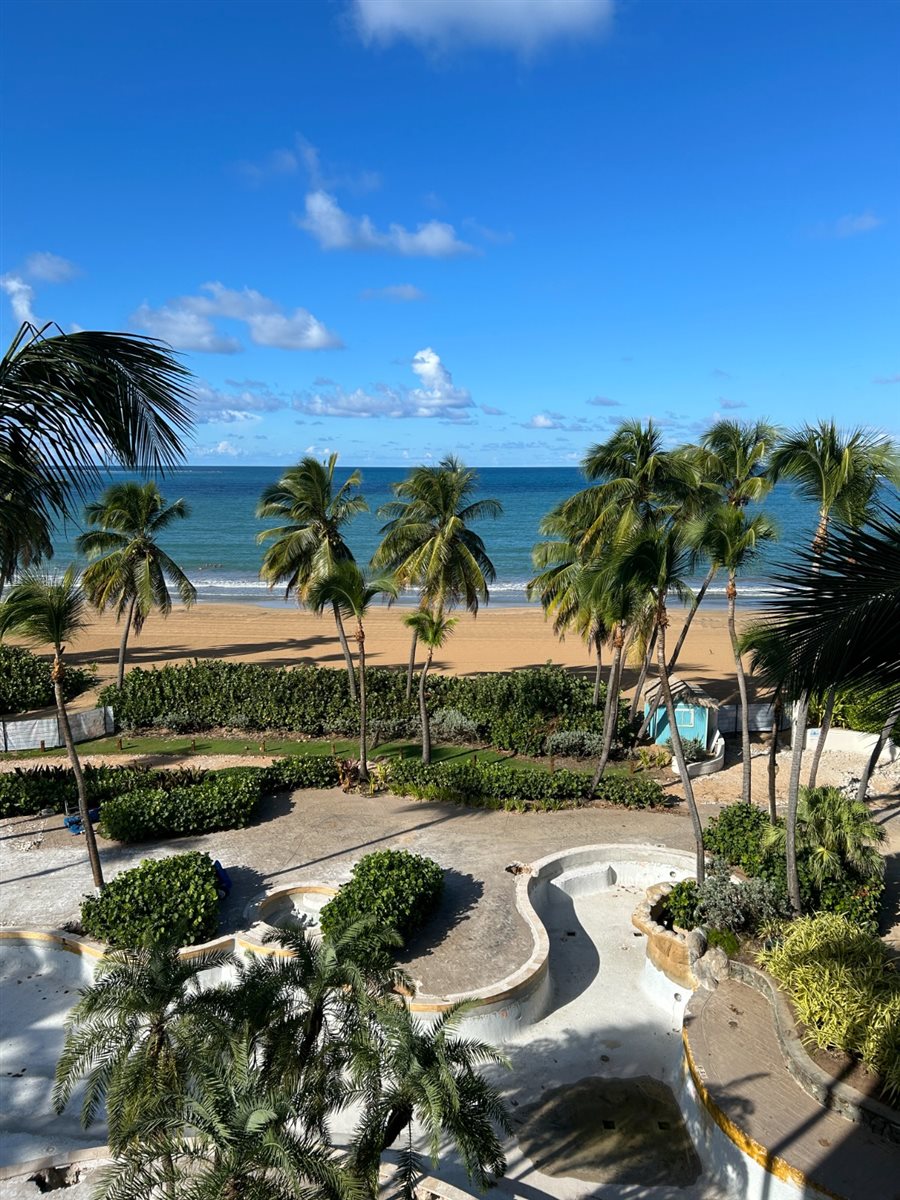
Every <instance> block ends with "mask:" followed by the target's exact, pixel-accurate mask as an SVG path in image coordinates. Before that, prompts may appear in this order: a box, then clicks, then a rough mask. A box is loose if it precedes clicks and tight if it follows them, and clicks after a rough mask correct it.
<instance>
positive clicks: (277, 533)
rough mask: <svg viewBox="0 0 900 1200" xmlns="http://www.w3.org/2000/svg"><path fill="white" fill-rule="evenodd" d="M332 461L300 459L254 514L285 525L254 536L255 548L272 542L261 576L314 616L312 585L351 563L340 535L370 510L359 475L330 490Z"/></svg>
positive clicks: (337, 619)
mask: <svg viewBox="0 0 900 1200" xmlns="http://www.w3.org/2000/svg"><path fill="white" fill-rule="evenodd" d="M337 461H338V456H337V455H336V454H332V455H330V456H329V458H328V461H327V462H325V463H321V462H319V460H318V459H317V458H313V457H312V456H311V455H307V456H306V457H305V458H301V460H300V462H299V463H298V464H297V465H296V466H295V467H288V469H287V470H286V471H285V473H284V474H283V475H282V477H281V478H280V479H279V480H278V482H277V483H273V484H271V485H270V486H269V487H267V488H266V489H265V491H264V492H263V494H262V496H261V497H260V500H259V504H258V506H257V509H256V515H257V516H258V517H262V518H264V519H269V518H272V519H274V520H278V521H282V522H284V524H282V525H279V526H278V527H277V528H275V529H266V530H264V531H263V532H262V533H260V534H259V535H258V537H257V541H258V542H260V543H262V542H267V541H271V542H272V545H271V546H269V547H268V549H267V550H266V552H265V555H264V557H263V563H262V569H261V571H260V574H261V575H262V577H263V579H265V580H266V581H267V583H268V584H269V586H270V587H274V586H275V584H277V583H283V584H284V585H285V590H284V594H285V596H290V595H291V593H293V594H294V595H295V596H296V597H297V600H298V601H299V603H301V604H306V605H308V607H310V608H312V609H313V610H314V611H316V612H321V611H322V607H321V606H317V605H315V604H313V603H311V602H310V593H311V589H312V587H313V585H314V584H315V583H317V582H318V581H319V580H321V579H323V578H324V577H325V576H326V575H327V574H328V573H329V572H330V571H331V570H332V568H333V567H335V566H336V565H337V564H339V563H345V562H351V563H352V562H353V554H352V552H351V550H350V547H349V546H348V545H347V543H346V541H345V540H344V534H343V532H342V530H343V528H344V526H345V525H347V524H349V522H350V521H352V520H353V518H354V517H356V516H358V515H359V514H360V513H362V512H368V510H369V506H368V504H367V503H366V500H365V497H364V496H362V495H361V494H360V493H359V492H358V491H357V489H358V488H359V486H360V484H361V483H362V476H361V475H360V473H359V471H354V472H353V473H352V474H351V475H350V477H349V479H347V480H346V482H345V483H343V484H342V485H341V486H340V487H339V488H336V487H335V481H334V470H335V467H336V466H337ZM331 609H332V612H333V613H334V623H335V625H336V626H337V634H338V638H339V640H340V643H341V650H342V652H343V655H344V662H345V663H346V665H347V682H348V686H349V688H350V698H351V700H353V701H354V703H355V702H356V684H355V682H354V677H353V659H352V658H351V656H350V647H349V646H348V645H347V637H346V634H345V633H344V623H343V620H342V618H341V609H340V606H339V605H338V604H336V603H334V604H331Z"/></svg>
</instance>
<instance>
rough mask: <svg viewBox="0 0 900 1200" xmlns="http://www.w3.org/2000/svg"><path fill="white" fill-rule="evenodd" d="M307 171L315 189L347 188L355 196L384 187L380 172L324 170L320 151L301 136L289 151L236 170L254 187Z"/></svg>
mask: <svg viewBox="0 0 900 1200" xmlns="http://www.w3.org/2000/svg"><path fill="white" fill-rule="evenodd" d="M301 169H302V170H304V171H305V172H306V174H307V176H308V178H309V181H310V185H311V186H312V187H313V188H314V189H319V188H323V189H325V190H326V191H327V190H329V189H333V188H347V189H348V190H349V191H352V192H373V191H376V190H377V189H378V188H380V187H381V176H380V175H379V174H378V172H377V171H357V172H347V171H332V170H330V169H329V170H327V171H326V169H325V168H324V167H323V166H322V159H321V156H320V154H319V151H318V149H317V148H316V147H315V146H314V145H313V144H312V143H311V142H308V141H307V140H306V138H305V137H304V136H303V134H302V133H298V134H297V135H296V136H295V138H294V144H293V146H292V147H290V148H286V147H281V148H280V149H278V150H273V151H272V152H271V153H270V154H267V155H266V156H265V157H264V158H262V159H259V160H258V161H256V162H248V161H246V160H245V161H243V162H239V163H237V170H238V171H239V172H240V174H241V175H243V176H244V178H245V179H246V180H248V182H250V183H253V184H262V183H266V182H267V181H268V180H269V179H275V178H278V177H280V176H285V175H296V174H297V173H298V172H299V171H300V170H301Z"/></svg>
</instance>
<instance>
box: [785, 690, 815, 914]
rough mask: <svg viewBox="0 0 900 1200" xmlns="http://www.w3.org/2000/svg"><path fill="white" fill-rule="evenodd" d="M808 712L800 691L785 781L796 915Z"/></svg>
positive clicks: (790, 894) (788, 852) (790, 888)
mask: <svg viewBox="0 0 900 1200" xmlns="http://www.w3.org/2000/svg"><path fill="white" fill-rule="evenodd" d="M808 712H809V695H808V694H807V693H805V692H804V693H803V695H802V696H800V697H799V698H798V699H797V700H795V701H794V711H793V714H792V717H791V778H790V781H789V782H788V808H787V836H786V839H785V855H786V861H787V885H788V897H789V898H790V901H791V907H792V908H793V910H794V912H795V913H797V914H798V915H799V913H800V911H801V903H800V877H799V875H798V874H797V804H798V802H799V799H800V771H801V768H802V766H803V743H804V742H805V741H806V716H807V713H808Z"/></svg>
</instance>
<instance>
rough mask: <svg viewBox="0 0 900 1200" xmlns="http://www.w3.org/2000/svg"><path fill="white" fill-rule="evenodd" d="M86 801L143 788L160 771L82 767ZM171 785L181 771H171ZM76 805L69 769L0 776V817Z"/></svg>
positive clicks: (37, 769)
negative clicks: (86, 795)
mask: <svg viewBox="0 0 900 1200" xmlns="http://www.w3.org/2000/svg"><path fill="white" fill-rule="evenodd" d="M83 771H84V780H85V784H86V786H87V794H88V802H89V804H90V806H91V807H92V808H95V807H97V806H98V805H101V804H103V803H104V802H105V801H106V800H108V799H110V797H112V796H116V795H118V794H119V793H120V792H122V791H129V790H131V789H133V788H136V787H141V786H147V785H149V782H150V780H151V779H155V778H156V776H157V775H158V774H162V772H155V771H150V770H149V769H148V768H146V767H84V768H83ZM167 774H171V776H172V779H173V786H174V782H175V780H177V779H178V777H179V776H182V775H183V773H182V772H171V773H167ZM77 805H78V791H77V789H76V787H75V776H74V775H73V774H72V771H71V768H70V767H62V766H58V767H49V766H47V767H35V768H34V769H33V770H23V769H22V768H20V767H18V768H16V770H15V771H10V772H8V773H4V774H2V775H0V817H13V816H32V815H33V814H35V813H38V812H40V811H41V810H42V809H45V808H47V809H52V810H53V811H54V812H57V813H61V812H64V811H65V809H66V806H68V808H69V810H70V811H72V810H74V809H75V808H76V807H77Z"/></svg>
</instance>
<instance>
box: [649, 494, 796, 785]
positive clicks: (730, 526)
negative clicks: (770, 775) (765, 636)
mask: <svg viewBox="0 0 900 1200" xmlns="http://www.w3.org/2000/svg"><path fill="white" fill-rule="evenodd" d="M775 536H776V530H775V526H774V525H773V524H772V522H771V521H770V520H769V519H768V517H766V516H765V515H764V514H762V513H758V514H757V515H756V516H753V517H749V516H748V515H747V513H746V512H745V511H744V509H743V507H741V506H738V505H730V504H722V505H720V506H719V507H718V508H716V509H714V510H713V511H712V512H710V513H708V514H707V515H706V516H705V517H701V518H699V519H698V520H697V521H694V522H692V523H691V524H690V525H689V526H688V527H687V529H686V531H685V537H686V538H687V540H688V541H689V542H690V543H691V545H692V546H693V547H694V549H695V550H696V551H697V552H698V553H699V554H701V555H703V556H705V557H706V558H707V559H708V560H709V562H710V563H711V564H712V565H713V566H714V567H716V568H717V569H718V568H723V569H724V570H726V571H727V572H728V585H727V587H726V590H725V595H726V597H727V599H728V635H729V638H730V639H731V650H732V654H733V655H734V669H735V673H736V675H737V683H738V692H739V694H740V708H741V760H742V764H743V779H742V784H741V799H742V800H743V801H744V803H745V804H749V803H750V787H751V769H752V763H751V758H750V701H749V697H748V695H747V678H746V675H745V674H744V663H743V659H742V656H741V646H740V640H739V638H738V633H737V623H736V616H735V608H736V604H737V577H738V573H739V572H741V571H744V570H746V568H747V566H748V565H749V564H750V563H751V562H753V560H754V559H755V558H756V556H757V554H758V553H759V548H760V546H761V545H762V544H763V543H764V542H769V541H772V540H773V539H774V538H775ZM670 666H671V664H670Z"/></svg>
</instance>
